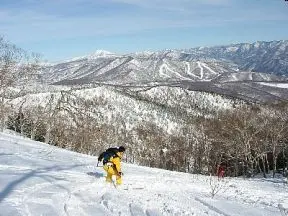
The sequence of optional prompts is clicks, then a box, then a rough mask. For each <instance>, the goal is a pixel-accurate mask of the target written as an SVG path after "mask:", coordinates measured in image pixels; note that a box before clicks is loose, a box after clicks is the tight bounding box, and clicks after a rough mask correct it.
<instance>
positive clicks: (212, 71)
mask: <svg viewBox="0 0 288 216" xmlns="http://www.w3.org/2000/svg"><path fill="white" fill-rule="evenodd" d="M201 64H202V66H203V67H205V68H206V69H207V70H209V71H210V72H211V73H214V74H218V73H217V72H215V71H214V70H212V69H211V68H210V67H208V65H206V64H205V63H201Z"/></svg>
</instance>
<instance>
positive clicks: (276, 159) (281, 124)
mask: <svg viewBox="0 0 288 216" xmlns="http://www.w3.org/2000/svg"><path fill="white" fill-rule="evenodd" d="M0 50H1V53H0V123H1V124H0V126H1V127H0V129H1V130H2V131H3V129H4V128H8V129H10V130H14V131H16V132H18V133H20V134H22V135H23V136H27V137H30V138H31V139H33V140H37V141H41V142H45V143H49V144H51V145H56V146H59V147H61V148H66V149H69V150H73V151H78V152H82V153H86V154H90V155H98V154H99V153H100V152H102V151H103V150H104V149H106V148H108V147H110V145H124V146H126V147H127V154H126V156H125V160H126V161H127V162H130V163H137V164H140V165H145V166H150V167H158V168H163V169H168V170H176V171H181V172H189V173H201V174H216V172H217V167H218V166H219V165H224V166H225V167H226V174H227V175H229V176H239V175H245V176H252V175H255V174H257V173H263V175H264V177H265V176H266V174H267V173H268V172H269V171H270V170H272V171H273V175H275V174H276V172H278V171H281V172H282V173H284V172H285V170H287V168H288V165H287V163H288V104H287V103H284V102H283V103H278V104H262V105H259V104H253V105H251V104H250V105H248V104H243V105H241V106H237V107H233V108H231V109H225V110H224V109H223V110H218V111H217V112H214V113H213V115H205V114H203V115H192V114H191V113H189V112H185V111H184V112H183V110H182V109H180V108H179V107H177V109H175V108H173V109H172V108H171V107H170V105H169V100H168V99H169V96H171V93H169V92H167V94H166V97H167V100H164V101H161V104H160V105H161V107H162V109H161V110H162V111H163V112H166V111H167V112H169V113H173V116H176V117H177V116H178V117H181V122H182V125H181V128H180V129H179V130H178V132H177V133H173V134H171V133H168V132H167V131H165V130H163V128H161V127H159V125H156V123H153V122H149V121H145V120H142V121H139V122H137V123H135V125H134V127H133V128H131V129H129V130H128V129H127V127H126V124H127V123H126V121H125V118H121V117H119V116H115V115H114V116H113V114H112V118H113V121H114V124H111V123H110V122H106V121H105V120H103V118H104V117H103V115H102V113H101V112H99V111H98V110H97V107H99V106H103V105H105V104H106V103H107V101H106V100H105V98H102V97H94V98H90V99H87V98H83V97H79V96H78V95H77V94H75V93H74V91H73V90H67V91H60V92H59V93H55V94H54V93H51V94H49V96H48V97H47V98H46V102H45V103H42V104H38V105H37V104H36V105H32V104H30V105H29V106H27V103H29V102H27V101H26V99H25V97H21V98H22V99H21V101H20V102H19V103H18V104H17V105H14V104H13V103H10V102H11V101H12V99H14V98H17V96H19V95H20V93H21V91H22V90H23V89H21V88H20V92H19V91H18V92H17V94H16V95H15V92H14V93H13V94H12V93H11V90H13V88H15V87H17V88H19V86H22V87H23V82H25V80H29V78H30V77H31V76H33V75H35V74H36V72H37V69H38V68H39V65H37V62H38V58H37V55H28V54H26V53H25V52H24V51H22V50H21V49H18V48H16V47H15V46H13V45H11V44H10V43H9V42H7V41H5V40H4V39H3V38H0ZM21 82H22V85H21ZM167 91H169V88H167ZM153 100H155V99H153ZM181 100H185V97H183V98H182V99H181ZM193 106H194V104H191V107H193ZM186 108H187V107H186ZM197 109H199V108H197ZM171 111H173V112H171Z"/></svg>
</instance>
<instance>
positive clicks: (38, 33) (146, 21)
mask: <svg viewBox="0 0 288 216" xmlns="http://www.w3.org/2000/svg"><path fill="white" fill-rule="evenodd" d="M24 1H25V3H26V4H27V1H29V2H30V4H31V5H32V6H31V7H20V8H13V7H10V8H7V7H6V9H3V8H2V9H0V32H1V34H4V35H6V36H7V37H8V38H9V39H11V40H13V41H21V42H22V41H43V40H50V39H56V38H57V39H65V38H77V37H80V38H81V37H93V36H113V35H119V34H134V33H139V32H141V31H147V30H155V31H156V30H159V29H167V28H171V29H173V28H174V29H177V28H193V27H210V26H219V25H230V24H231V23H239V22H247V23H251V22H253V21H265V20H266V21H267V20H287V15H283V14H281V13H268V12H267V13H266V12H265V11H266V10H268V11H269V10H270V9H269V8H268V9H263V11H261V13H260V12H259V8H250V9H246V8H237V12H236V11H235V10H230V8H231V7H232V6H233V5H231V4H232V3H231V2H233V1H234V0H229V2H228V0H194V1H192V0H177V1H176V0H145V1H144V0H105V3H103V1H102V0H101V2H100V0H99V1H98V4H100V5H102V6H103V4H104V6H106V7H107V8H108V9H109V6H111V4H115V3H116V2H117V3H119V4H129V5H133V6H136V7H140V8H141V10H135V11H134V10H133V11H132V12H133V14H134V15H135V14H136V15H137V16H133V17H132V16H131V13H132V12H131V13H126V11H125V12H123V11H121V7H119V8H118V7H116V6H115V8H114V10H115V11H113V13H112V12H111V13H110V14H109V16H107V15H105V14H102V11H95V10H92V11H89V10H88V8H87V13H85V14H79V13H67V11H65V10H66V9H65V8H67V7H68V5H69V7H71V8H73V7H74V9H75V10H76V11H77V9H78V7H75V5H77V4H80V2H81V4H82V5H83V4H84V3H86V4H87V7H89V6H90V4H96V3H95V2H97V1H96V0H93V1H92V0H81V1H80V0H69V1H68V0H50V1H49V3H47V2H48V1H46V0H45V1H44V0H24ZM99 2H100V3H99ZM35 4H36V5H35ZM56 5H58V6H59V5H61V6H62V7H63V9H62V10H60V11H58V12H57V13H56V12H55V10H56V8H57V7H56ZM84 5H85V4H84ZM208 5H210V6H211V7H209V6H208ZM36 6H37V7H36ZM93 6H95V5H93ZM96 6H97V5H96ZM215 6H216V7H217V8H216V9H215V8H214V7H215ZM234 6H235V5H234ZM35 7H36V8H37V10H35ZM49 7H50V8H49ZM83 7H84V6H83ZM226 7H228V9H227V8H226ZM38 8H41V10H38ZM54 8H55V9H54ZM95 8H99V7H95ZM83 9H85V8H83ZM46 10H47V11H46ZM67 10H68V9H67ZM130 10H131V8H130ZM88 11H89V12H88ZM52 12H54V13H52ZM67 14H69V15H67ZM71 14H72V15H71Z"/></svg>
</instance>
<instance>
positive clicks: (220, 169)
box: [217, 164, 225, 178]
mask: <svg viewBox="0 0 288 216" xmlns="http://www.w3.org/2000/svg"><path fill="white" fill-rule="evenodd" d="M224 175H225V165H224V164H220V165H219V167H218V170H217V176H218V178H224Z"/></svg>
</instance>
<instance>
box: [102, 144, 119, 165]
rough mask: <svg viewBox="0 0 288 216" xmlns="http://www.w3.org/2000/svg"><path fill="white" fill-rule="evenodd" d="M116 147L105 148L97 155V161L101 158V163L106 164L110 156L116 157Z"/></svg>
mask: <svg viewBox="0 0 288 216" xmlns="http://www.w3.org/2000/svg"><path fill="white" fill-rule="evenodd" d="M118 151H119V150H118V149H117V148H109V149H107V150H106V151H105V152H102V153H101V154H100V155H99V157H98V162H100V161H102V160H103V164H106V163H107V162H109V159H110V158H111V157H118V155H117V153H118Z"/></svg>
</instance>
